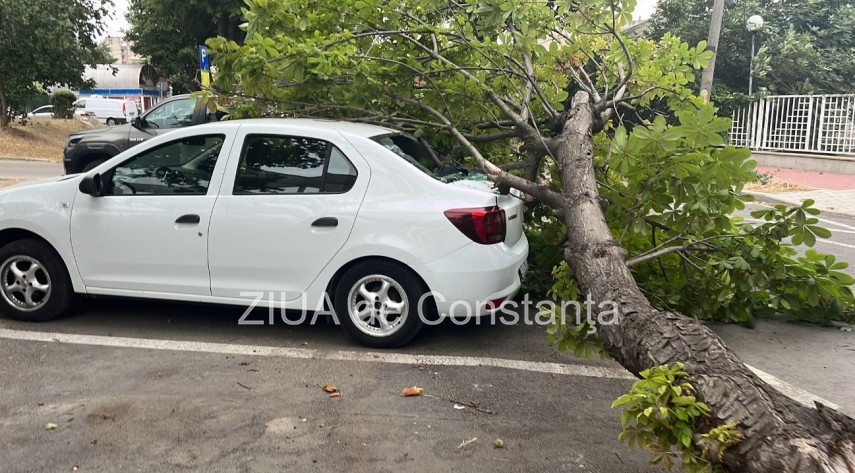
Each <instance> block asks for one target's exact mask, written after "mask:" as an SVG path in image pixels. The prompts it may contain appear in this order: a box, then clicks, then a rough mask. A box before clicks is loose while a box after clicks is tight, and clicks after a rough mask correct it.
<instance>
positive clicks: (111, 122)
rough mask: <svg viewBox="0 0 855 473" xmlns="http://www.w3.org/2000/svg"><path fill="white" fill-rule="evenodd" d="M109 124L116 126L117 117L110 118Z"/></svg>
mask: <svg viewBox="0 0 855 473" xmlns="http://www.w3.org/2000/svg"><path fill="white" fill-rule="evenodd" d="M107 126H116V119H115V118H108V119H107Z"/></svg>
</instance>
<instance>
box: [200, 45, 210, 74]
mask: <svg viewBox="0 0 855 473" xmlns="http://www.w3.org/2000/svg"><path fill="white" fill-rule="evenodd" d="M199 69H202V70H203V71H210V70H211V60H210V59H208V47H207V46H199Z"/></svg>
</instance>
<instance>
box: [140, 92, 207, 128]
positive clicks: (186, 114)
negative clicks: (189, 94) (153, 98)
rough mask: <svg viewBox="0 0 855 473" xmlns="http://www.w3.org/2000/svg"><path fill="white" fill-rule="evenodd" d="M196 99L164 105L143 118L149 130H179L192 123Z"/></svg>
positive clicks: (178, 100)
mask: <svg viewBox="0 0 855 473" xmlns="http://www.w3.org/2000/svg"><path fill="white" fill-rule="evenodd" d="M195 108H196V99H193V98H189V99H177V100H172V101H169V102H166V103H164V104H163V105H161V106H159V107H157V108H155V109H154V110H152V111H151V112H149V113H148V114H147V115H146V116H145V122H146V124H147V125H149V126H150V127H151V128H181V127H185V126H189V125H190V124H191V122H192V121H193V110H194V109H195Z"/></svg>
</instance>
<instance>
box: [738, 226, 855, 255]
mask: <svg viewBox="0 0 855 473" xmlns="http://www.w3.org/2000/svg"><path fill="white" fill-rule="evenodd" d="M742 221H744V222H748V223H751V222H756V223H768V222H766V221H765V220H757V219H754V218H743V219H742ZM827 223H833V222H827ZM835 225H842V226H846V225H843V224H839V223H838V224H835ZM830 231H831V232H832V233H855V230H853V231H850V230H838V229H836V228H833V229H830ZM816 242H817V243H825V244H828V245H837V246H842V247H844V248H852V249H855V245H851V244H849V243H841V242H839V241H833V240H828V239H818V240H816Z"/></svg>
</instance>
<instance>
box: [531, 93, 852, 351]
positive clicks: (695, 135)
mask: <svg viewBox="0 0 855 473" xmlns="http://www.w3.org/2000/svg"><path fill="white" fill-rule="evenodd" d="M673 109H674V114H675V115H676V117H677V123H675V124H668V123H667V122H666V120H665V118H663V117H658V118H656V119H655V120H653V122H652V123H644V124H642V125H641V126H636V127H634V128H632V129H628V128H626V127H623V126H618V127H617V128H615V129H614V130H612V131H611V132H609V133H606V134H603V135H602V136H599V137H597V139H596V142H597V148H598V149H597V153H596V155H597V158H596V160H597V163H598V164H599V169H600V172H599V176H598V177H599V180H600V182H601V183H602V185H601V189H600V192H601V193H602V195H603V196H605V197H606V198H607V199H608V201H609V206H608V210H607V212H606V219H607V221H608V223H609V226H610V228H611V229H612V234H613V236H614V238H615V240H617V241H618V242H619V243H620V244H621V246H623V248H625V249H626V250H627V252H628V255H629V259H630V261H631V260H632V259H633V258H635V257H638V256H644V255H645V254H649V253H650V252H652V251H654V250H656V249H662V248H666V247H680V248H683V249H682V250H681V251H675V252H672V253H668V254H664V255H662V256H660V257H659V258H655V259H651V260H649V261H647V262H642V263H639V264H637V265H635V266H634V267H633V273H634V275H635V279H636V281H637V282H638V284H639V286H640V287H641V288H642V290H643V291H644V292H645V294H646V295H647V296H648V299H649V300H650V301H651V303H652V304H653V305H654V306H655V307H657V308H658V309H662V310H670V311H675V312H680V313H685V314H691V315H692V316H694V317H697V318H699V319H704V320H715V321H721V322H735V323H742V324H745V325H746V326H749V327H752V326H754V324H755V323H756V321H757V319H758V318H759V317H762V316H768V315H773V314H775V313H783V314H788V315H790V316H792V317H793V318H796V319H798V320H802V321H807V322H813V323H819V324H829V323H830V322H831V321H835V320H837V321H843V322H849V323H851V322H853V321H855V298H853V294H852V290H851V286H852V284H853V282H855V281H853V278H852V277H851V276H849V275H848V274H846V273H845V272H843V270H844V269H846V268H847V263H845V262H840V261H837V260H836V259H835V258H834V256H832V255H827V254H822V253H819V252H817V251H815V250H813V249H811V248H810V247H813V246H814V245H815V244H816V242H817V241H818V240H820V239H823V238H829V237H831V232H830V231H828V230H827V229H825V228H823V227H822V226H821V225H820V224H819V220H818V219H817V218H816V215H817V214H818V213H819V211H818V210H816V209H814V208H813V207H812V206H813V202H812V201H810V200H808V201H805V202H804V204H803V205H802V206H800V207H795V208H789V207H786V206H782V205H778V206H774V207H761V208H760V209H759V210H755V211H754V212H752V213H751V218H752V219H753V220H754V221H752V222H746V221H745V220H744V219H743V218H741V217H737V216H734V213H737V212H739V211H743V212H744V209H746V204H748V203H750V202H751V200H752V198H751V197H750V196H747V195H742V194H741V191H742V187H743V185H744V183H746V182H751V181H754V180H757V179H758V178H762V176H758V175H757V173H756V171H755V163H754V162H753V161H751V160H748V159H747V158H748V155H749V153H748V151H747V150H740V149H736V148H733V147H721V145H722V143H723V139H722V136H721V134H720V133H721V132H723V131H725V130H726V129H727V128H728V127H729V120H728V119H725V118H721V117H718V116H716V114H715V108H714V107H713V106H710V105H703V104H700V102H696V103H692V102H688V103H686V102H674V106H673ZM758 220H759V223H758V222H757V221H758ZM534 221H535V222H537V224H536V225H535V224H530V225H531V226H533V227H535V228H536V230H535V231H529V232H528V235H529V239H530V242H531V246H532V248H550V247H552V248H554V247H555V245H556V243H558V242H559V240H560V235H562V232H563V228H564V227H563V224H562V223H561V222H559V221H557V220H556V219H554V218H549V217H545V216H542V217H541V218H538V219H536V220H534ZM800 245H801V246H802V247H808V249H807V251H806V252H805V253H804V254H801V255H800V254H799V251H798V250H797V247H798V246H800ZM549 261H550V260H549V259H541V258H538V257H535V258H534V259H533V260H532V262H531V264H532V268H533V270H532V271H533V272H535V273H537V272H538V271H540V272H542V271H544V269H545V268H538V267H537V265H538V264H541V263H546V264H549V263H548V262H549ZM551 274H552V279H553V281H554V283H553V285H552V291H551V292H549V293H548V294H549V295H552V296H554V297H559V298H562V297H570V298H576V297H577V295H576V294H575V293H573V292H572V291H567V290H564V289H563V288H566V287H574V286H573V284H575V283H574V282H573V280H572V275H571V274H570V272H569V271H568V270H567V268H566V266H561V265H559V266H557V267H555V268H554V270H553V271H552V273H551ZM532 289H537V288H535V287H532ZM541 294H544V293H541ZM553 341H554V342H556V343H558V344H559V346H564V347H569V348H571V349H573V351H574V352H577V351H578V350H577V347H579V346H580V344H579V343H578V336H577V334H575V333H572V332H570V331H568V330H567V329H566V328H559V329H556V330H555V331H554V334H553ZM585 343H587V341H585ZM583 345H584V344H582V348H584V346H583Z"/></svg>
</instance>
